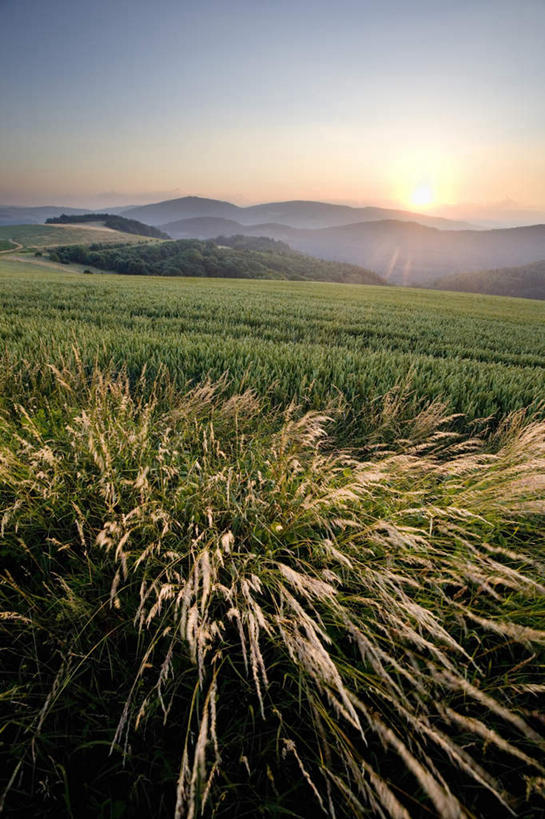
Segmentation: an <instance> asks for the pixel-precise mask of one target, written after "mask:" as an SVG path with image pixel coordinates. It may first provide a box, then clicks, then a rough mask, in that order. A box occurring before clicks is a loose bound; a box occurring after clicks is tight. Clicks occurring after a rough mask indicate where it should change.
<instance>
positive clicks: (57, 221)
mask: <svg viewBox="0 0 545 819" xmlns="http://www.w3.org/2000/svg"><path fill="white" fill-rule="evenodd" d="M46 223H47V224H48V225H84V224H86V223H91V224H92V223H98V224H99V225H103V226H104V227H107V228H111V229H112V230H118V231H119V232H120V233H130V234H136V235H137V236H150V237H151V238H153V239H170V236H169V235H168V234H167V233H164V232H163V231H162V230H159V229H158V228H155V227H151V226H150V225H145V224H144V223H143V222H138V221H137V220H136V219H126V218H125V217H124V216H118V215H117V214H112V213H84V214H66V213H63V214H61V216H51V217H50V218H49V219H46Z"/></svg>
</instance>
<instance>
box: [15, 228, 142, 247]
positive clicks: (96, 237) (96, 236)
mask: <svg viewBox="0 0 545 819" xmlns="http://www.w3.org/2000/svg"><path fill="white" fill-rule="evenodd" d="M0 240H4V241H8V240H13V241H14V242H17V243H19V244H21V245H22V246H23V247H25V248H43V247H54V246H55V245H60V244H62V245H68V244H70V245H72V244H74V245H75V244H85V245H88V244H94V243H95V242H100V243H101V244H119V242H145V241H149V239H147V238H146V237H145V236H129V235H128V234H126V233H119V231H117V230H111V229H110V228H104V227H101V226H98V225H85V226H84V225H78V226H73V225H4V226H2V227H0Z"/></svg>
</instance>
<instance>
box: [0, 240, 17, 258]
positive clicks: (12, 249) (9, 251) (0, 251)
mask: <svg viewBox="0 0 545 819" xmlns="http://www.w3.org/2000/svg"><path fill="white" fill-rule="evenodd" d="M8 241H9V242H13V244H14V245H15V247H9V248H8V249H7V250H0V255H3V254H4V253H15V252H16V251H17V250H21V249H22V247H23V245H22V244H21V243H20V242H16V241H15V239H8Z"/></svg>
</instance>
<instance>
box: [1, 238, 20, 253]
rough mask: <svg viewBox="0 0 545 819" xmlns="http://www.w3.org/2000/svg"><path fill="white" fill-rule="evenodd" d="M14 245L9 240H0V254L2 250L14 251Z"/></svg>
mask: <svg viewBox="0 0 545 819" xmlns="http://www.w3.org/2000/svg"><path fill="white" fill-rule="evenodd" d="M16 247H17V245H15V244H14V243H13V242H12V241H10V239H0V252H2V251H4V250H15V248H16Z"/></svg>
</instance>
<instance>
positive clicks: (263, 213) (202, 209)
mask: <svg viewBox="0 0 545 819" xmlns="http://www.w3.org/2000/svg"><path fill="white" fill-rule="evenodd" d="M123 215H124V216H128V217H129V218H131V219H138V220H140V221H142V222H145V223H146V224H148V225H157V226H163V229H165V228H164V225H166V224H167V223H172V222H176V221H179V220H180V219H195V218H201V217H214V218H220V219H232V220H234V221H236V222H238V223H239V224H241V225H261V224H263V223H267V222H274V223H278V224H282V225H287V226H289V227H294V228H302V229H312V228H314V229H319V228H325V227H337V226H339V225H347V224H353V223H355V222H368V221H378V220H381V219H398V220H399V221H416V222H419V223H420V224H423V225H428V226H430V227H437V228H441V229H444V230H457V229H461V228H468V227H471V226H470V225H468V224H467V223H464V222H458V221H453V220H450V219H442V218H440V217H437V216H427V215H426V214H422V213H411V212H410V211H404V210H393V209H390V208H375V207H364V208H353V207H349V206H348V205H333V204H329V203H327V202H307V201H298V200H295V201H292V202H269V203H265V204H262V205H252V206H249V207H239V206H238V205H233V204H232V203H231V202H223V201H220V200H216V199H205V198H202V197H200V196H184V197H182V198H181V199H168V200H166V201H165V202H157V203H156V204H152V205H143V206H141V207H135V208H128V209H126V210H123ZM167 232H168V231H167Z"/></svg>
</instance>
